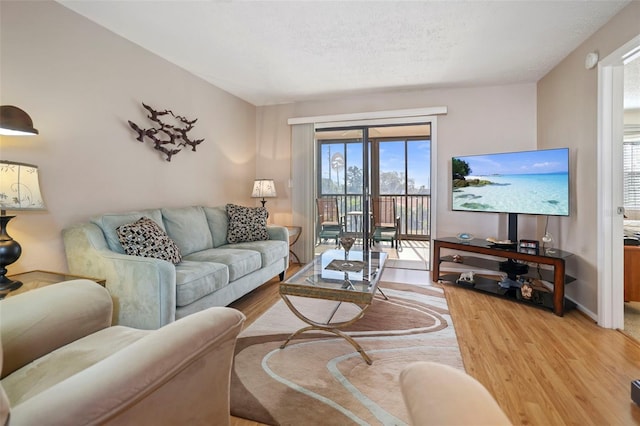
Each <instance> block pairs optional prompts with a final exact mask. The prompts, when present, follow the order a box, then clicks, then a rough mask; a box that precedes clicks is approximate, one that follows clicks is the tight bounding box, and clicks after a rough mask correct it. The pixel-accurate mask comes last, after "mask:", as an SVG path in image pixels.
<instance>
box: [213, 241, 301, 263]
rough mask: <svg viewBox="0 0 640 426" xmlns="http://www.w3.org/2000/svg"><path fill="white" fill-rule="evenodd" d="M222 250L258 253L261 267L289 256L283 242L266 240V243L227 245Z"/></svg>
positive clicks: (287, 246) (287, 245)
mask: <svg viewBox="0 0 640 426" xmlns="http://www.w3.org/2000/svg"><path fill="white" fill-rule="evenodd" d="M223 248H228V249H242V250H255V251H257V252H258V253H260V256H261V259H262V267H263V268H264V267H265V266H269V265H271V264H272V263H273V262H275V261H277V260H280V259H282V258H284V257H286V256H287V254H289V244H287V243H286V242H284V241H277V240H267V241H251V242H244V243H238V244H227V245H226V246H224V247H223Z"/></svg>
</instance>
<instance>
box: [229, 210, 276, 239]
mask: <svg viewBox="0 0 640 426" xmlns="http://www.w3.org/2000/svg"><path fill="white" fill-rule="evenodd" d="M227 215H228V216H229V226H228V227H227V242H228V243H229V244H233V243H241V242H244V241H262V240H268V239H269V234H268V233H267V209H265V208H264V207H243V206H237V205H235V204H227Z"/></svg>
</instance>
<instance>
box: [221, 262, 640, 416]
mask: <svg viewBox="0 0 640 426" xmlns="http://www.w3.org/2000/svg"><path fill="white" fill-rule="evenodd" d="M296 269H297V268H296V267H295V266H294V267H293V268H291V269H290V270H289V271H288V274H287V275H290V274H292V273H293V272H294V271H295V270H296ZM443 287H444V288H445V294H446V296H447V301H448V304H449V309H450V311H451V315H452V318H453V323H454V326H455V329H456V333H457V336H458V343H459V345H460V350H461V352H462V357H463V362H464V366H465V369H466V370H467V372H468V373H469V374H471V375H472V376H474V377H476V378H477V379H478V380H479V381H480V382H481V383H483V384H484V385H485V386H486V387H487V389H488V390H489V391H490V392H491V393H492V394H493V396H494V397H495V398H496V400H497V401H498V404H500V406H501V407H502V409H503V410H504V411H505V413H506V414H507V416H508V417H509V418H510V419H511V421H512V422H513V423H514V424H516V425H525V424H526V425H544V426H547V425H636V424H640V407H638V406H636V405H635V404H634V403H633V402H632V401H631V398H630V386H631V385H630V383H631V381H632V380H635V379H640V343H638V342H637V341H635V340H633V339H632V338H630V337H628V336H626V335H625V334H623V333H621V332H619V331H615V330H606V329H603V328H601V327H598V326H597V325H596V324H595V323H594V322H593V321H592V320H591V319H590V318H588V317H586V316H584V315H582V314H581V313H580V312H578V311H577V310H573V311H570V312H568V313H567V314H565V316H564V317H557V316H555V315H553V314H552V313H551V312H550V311H546V310H541V309H536V308H532V307H529V306H525V305H521V304H518V303H514V302H510V301H507V300H502V299H498V298H496V297H492V296H489V295H485V294H481V293H478V292H474V291H470V290H467V289H462V288H458V287H455V286H453V285H448V284H443ZM278 299H279V296H278V280H277V279H275V280H272V281H270V282H269V283H268V284H266V285H264V286H262V287H260V288H258V289H257V290H256V291H254V292H253V293H251V294H249V295H247V296H245V297H244V298H242V299H240V300H239V301H237V302H235V303H234V304H233V305H232V306H233V307H235V308H236V309H239V310H241V311H242V312H244V313H245V315H246V316H247V325H248V324H250V323H251V322H253V321H254V320H255V319H256V318H257V317H259V316H260V315H261V314H262V313H263V312H264V311H265V310H267V309H268V308H269V307H270V306H271V305H272V304H273V303H275V302H276V301H277V300H278ZM461 392H464V390H461ZM425 397H428V395H425ZM231 424H232V425H233V426H256V425H260V423H256V422H253V421H249V420H245V419H240V418H235V417H234V418H232V419H231Z"/></svg>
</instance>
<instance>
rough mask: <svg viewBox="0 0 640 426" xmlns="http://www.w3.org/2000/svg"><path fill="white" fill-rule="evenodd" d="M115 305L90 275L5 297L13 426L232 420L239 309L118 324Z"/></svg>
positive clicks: (2, 311)
mask: <svg viewBox="0 0 640 426" xmlns="http://www.w3.org/2000/svg"><path fill="white" fill-rule="evenodd" d="M112 310H113V305H112V301H111V296H110V295H109V293H108V292H107V290H106V289H104V288H103V287H102V286H100V285H98V284H96V283H94V282H92V281H88V280H75V281H68V282H64V283H58V284H55V285H52V286H48V287H44V288H40V289H37V290H33V291H30V292H27V293H24V294H21V295H17V296H14V297H10V298H7V299H5V300H3V301H1V302H0V336H1V338H2V340H1V342H2V343H1V349H2V350H1V354H2V356H1V357H0V365H1V366H2V370H1V371H2V373H1V375H0V378H1V381H0V383H1V385H2V386H1V387H0V425H3V424H5V421H6V419H5V418H3V415H4V416H5V417H6V416H7V415H8V416H9V419H10V424H11V426H14V425H43V424H46V425H69V424H82V425H95V424H118V425H127V424H131V425H146V424H153V425H175V424H190V425H199V424H206V425H211V424H216V425H225V424H227V425H228V424H229V421H230V420H229V379H230V371H231V362H232V359H233V351H234V347H235V341H236V336H237V335H238V333H239V332H240V330H241V328H242V325H243V322H244V319H245V317H244V315H243V314H242V313H241V312H239V311H237V310H234V309H231V308H222V307H216V308H209V309H206V310H204V311H201V312H198V313H195V314H193V315H190V316H188V317H186V318H183V319H181V320H179V321H176V322H174V323H171V324H169V325H167V326H165V327H163V328H161V329H159V330H137V329H132V328H128V327H122V326H113V327H112V326H111V315H112ZM9 410H10V414H9V413H8V411H9Z"/></svg>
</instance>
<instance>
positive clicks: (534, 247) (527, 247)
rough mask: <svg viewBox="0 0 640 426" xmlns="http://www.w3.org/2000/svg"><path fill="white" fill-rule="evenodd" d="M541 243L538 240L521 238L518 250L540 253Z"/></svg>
mask: <svg viewBox="0 0 640 426" xmlns="http://www.w3.org/2000/svg"><path fill="white" fill-rule="evenodd" d="M539 248H540V243H539V242H538V241H536V240H520V246H519V248H518V251H519V252H521V253H529V254H538V249H539Z"/></svg>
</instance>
